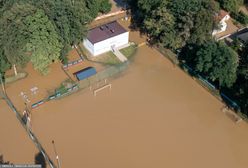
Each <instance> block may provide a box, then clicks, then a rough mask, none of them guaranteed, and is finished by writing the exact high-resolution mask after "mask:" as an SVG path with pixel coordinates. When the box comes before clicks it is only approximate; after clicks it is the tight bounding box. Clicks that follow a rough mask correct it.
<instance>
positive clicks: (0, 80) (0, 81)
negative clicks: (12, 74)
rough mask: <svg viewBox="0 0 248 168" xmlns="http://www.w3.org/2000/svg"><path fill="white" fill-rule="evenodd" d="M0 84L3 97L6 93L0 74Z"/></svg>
mask: <svg viewBox="0 0 248 168" xmlns="http://www.w3.org/2000/svg"><path fill="white" fill-rule="evenodd" d="M0 83H1V86H2V90H3V94H4V95H5V94H6V92H5V88H4V83H3V78H2V74H1V73H0Z"/></svg>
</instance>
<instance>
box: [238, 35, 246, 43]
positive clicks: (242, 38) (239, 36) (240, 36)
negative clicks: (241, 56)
mask: <svg viewBox="0 0 248 168" xmlns="http://www.w3.org/2000/svg"><path fill="white" fill-rule="evenodd" d="M237 38H238V39H240V40H242V41H243V42H245V43H247V42H248V32H245V33H242V34H239V35H237Z"/></svg>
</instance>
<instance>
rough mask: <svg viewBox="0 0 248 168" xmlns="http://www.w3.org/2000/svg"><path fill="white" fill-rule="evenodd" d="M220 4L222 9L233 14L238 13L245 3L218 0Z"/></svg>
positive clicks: (239, 0) (241, 0)
mask: <svg viewBox="0 0 248 168" xmlns="http://www.w3.org/2000/svg"><path fill="white" fill-rule="evenodd" d="M218 2H219V3H220V7H221V8H223V9H225V10H227V11H228V12H232V13H237V12H238V11H239V7H240V5H242V4H243V3H244V2H243V0H218Z"/></svg>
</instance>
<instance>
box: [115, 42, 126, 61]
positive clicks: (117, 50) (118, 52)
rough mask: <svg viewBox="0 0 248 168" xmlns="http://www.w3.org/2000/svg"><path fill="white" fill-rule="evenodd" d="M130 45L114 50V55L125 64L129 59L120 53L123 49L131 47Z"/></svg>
mask: <svg viewBox="0 0 248 168" xmlns="http://www.w3.org/2000/svg"><path fill="white" fill-rule="evenodd" d="M129 46H130V44H129V43H128V44H126V45H123V46H120V47H118V48H113V54H114V55H115V56H116V57H117V58H118V59H119V60H120V61H121V62H125V61H127V58H126V57H125V56H124V55H123V54H122V53H121V52H120V49H123V48H126V47H129Z"/></svg>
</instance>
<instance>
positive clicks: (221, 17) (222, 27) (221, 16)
mask: <svg viewBox="0 0 248 168" xmlns="http://www.w3.org/2000/svg"><path fill="white" fill-rule="evenodd" d="M230 18H231V17H230V15H229V13H228V12H226V11H224V10H220V12H219V13H218V15H217V16H216V20H217V22H218V23H219V24H218V28H217V29H214V31H213V33H212V35H213V36H214V35H216V34H218V33H222V32H224V31H226V29H227V23H226V21H227V20H229V19H230Z"/></svg>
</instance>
